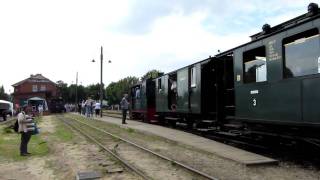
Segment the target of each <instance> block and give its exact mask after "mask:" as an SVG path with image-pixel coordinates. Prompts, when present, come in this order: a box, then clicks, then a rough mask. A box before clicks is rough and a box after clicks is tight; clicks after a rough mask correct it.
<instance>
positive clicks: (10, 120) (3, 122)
mask: <svg viewBox="0 0 320 180" xmlns="http://www.w3.org/2000/svg"><path fill="white" fill-rule="evenodd" d="M16 119H17V118H14V117H11V118H9V119H7V120H6V121H1V122H0V125H4V124H9V123H11V122H14V120H16Z"/></svg>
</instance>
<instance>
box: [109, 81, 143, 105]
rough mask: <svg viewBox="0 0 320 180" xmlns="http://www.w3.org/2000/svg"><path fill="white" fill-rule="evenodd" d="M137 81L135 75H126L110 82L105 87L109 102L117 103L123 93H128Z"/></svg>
mask: <svg viewBox="0 0 320 180" xmlns="http://www.w3.org/2000/svg"><path fill="white" fill-rule="evenodd" d="M138 81H139V78H137V77H131V76H129V77H126V78H124V79H120V80H119V81H117V82H112V83H110V84H109V85H108V87H107V88H106V94H107V99H108V101H109V103H110V104H119V102H120V100H121V98H122V97H123V94H125V93H129V90H130V87H131V86H133V85H134V84H136V83H137V82H138Z"/></svg>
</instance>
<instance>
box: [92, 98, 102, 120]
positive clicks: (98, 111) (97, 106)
mask: <svg viewBox="0 0 320 180" xmlns="http://www.w3.org/2000/svg"><path fill="white" fill-rule="evenodd" d="M94 110H95V112H96V117H98V116H99V114H100V110H101V106H100V103H99V102H98V101H97V102H96V104H95V106H94Z"/></svg>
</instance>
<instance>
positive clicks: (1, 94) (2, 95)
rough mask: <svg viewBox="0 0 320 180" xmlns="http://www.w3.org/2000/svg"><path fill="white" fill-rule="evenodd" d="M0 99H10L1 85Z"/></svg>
mask: <svg viewBox="0 0 320 180" xmlns="http://www.w3.org/2000/svg"><path fill="white" fill-rule="evenodd" d="M0 99H1V100H6V101H9V100H10V96H9V94H7V93H6V92H5V91H4V87H3V86H1V87H0Z"/></svg>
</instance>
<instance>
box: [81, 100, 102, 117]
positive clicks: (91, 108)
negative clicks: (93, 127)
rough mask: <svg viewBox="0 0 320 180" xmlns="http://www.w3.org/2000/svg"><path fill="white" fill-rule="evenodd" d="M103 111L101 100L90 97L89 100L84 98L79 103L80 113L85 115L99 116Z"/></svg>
mask: <svg viewBox="0 0 320 180" xmlns="http://www.w3.org/2000/svg"><path fill="white" fill-rule="evenodd" d="M100 111H101V104H100V102H99V101H94V100H92V99H91V98H90V97H88V99H87V100H83V101H82V102H80V103H79V104H78V112H79V114H82V115H85V116H87V117H93V115H94V114H95V115H96V117H97V116H99V114H100Z"/></svg>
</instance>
